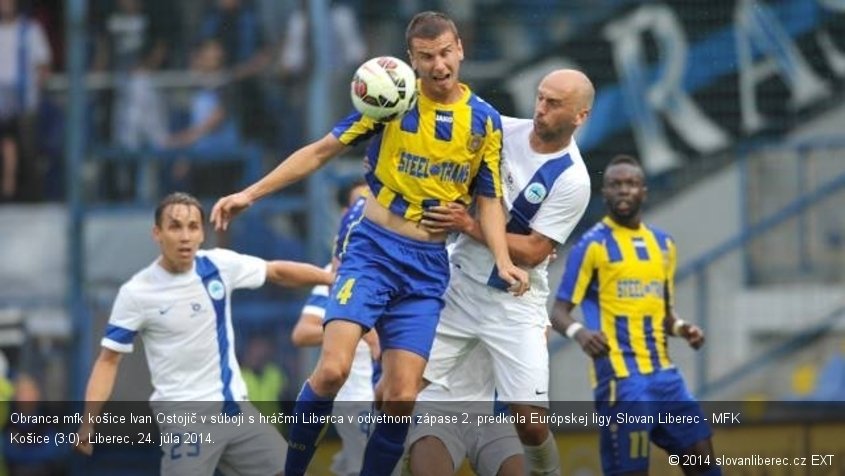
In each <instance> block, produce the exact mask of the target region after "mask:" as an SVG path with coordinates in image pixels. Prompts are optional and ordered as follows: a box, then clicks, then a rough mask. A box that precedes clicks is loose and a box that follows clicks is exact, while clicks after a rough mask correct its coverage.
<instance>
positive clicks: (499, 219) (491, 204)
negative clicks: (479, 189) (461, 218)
mask: <svg viewBox="0 0 845 476" xmlns="http://www.w3.org/2000/svg"><path fill="white" fill-rule="evenodd" d="M476 201H477V202H476V203H478V218H479V222H480V223H481V231H482V233H483V234H484V241H485V242H486V243H487V247H488V248H490V252H491V253H493V256H494V258H495V260H496V267H497V268H498V269H499V277H500V278H502V279H504V280H505V282H507V283H509V284H510V285H511V287H510V288H508V291H510V292H511V293H513V294H514V295H516V296H520V295H522V294H524V293H525V291H528V286H529V283H528V273H526V272H525V270H523V269H520V268H518V267H517V266H516V265H514V264H513V261H511V257H510V254H509V253H508V243H507V239H506V237H505V212H504V209H503V208H502V201H501V199H499V198H494V197H485V196H483V195H478V196H476Z"/></svg>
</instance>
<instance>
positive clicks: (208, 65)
mask: <svg viewBox="0 0 845 476" xmlns="http://www.w3.org/2000/svg"><path fill="white" fill-rule="evenodd" d="M224 57H225V53H224V51H223V47H222V46H221V44H220V42H218V41H217V40H206V41H205V42H203V43H202V45H200V46H199V48H198V49H197V50H196V52H195V53H194V57H193V60H192V65H191V70H192V71H193V72H194V73H195V74H196V75H197V78H198V80H199V81H200V82H202V83H203V86H202V88H201V89H199V90H198V91H197V92H196V93H195V94H194V96H193V98H192V99H191V106H190V123H189V125H188V127H186V128H185V129H182V130H181V131H178V132H176V133H174V134H173V135H171V136H170V137H169V138H168V139H167V140H166V142H165V146H166V147H168V148H174V149H185V150H186V151H188V152H191V153H201V154H207V153H221V152H223V153H225V152H227V151H232V150H233V149H235V148H237V147H238V146H239V145H240V143H241V140H240V134H239V133H238V128H237V126H236V124H235V120H234V118H233V117H232V114H231V113H230V112H229V104H230V103H231V101H228V100H227V96H228V91H226V90H225V89H227V88H224V81H225V77H224V71H223V63H224ZM216 172H220V170H219V169H218V170H216ZM191 175H193V176H195V175H196V174H195V173H192V172H191V166H190V163H189V162H188V161H186V160H180V161H177V162H176V163H175V164H174V166H173V169H172V170H171V177H170V178H171V179H172V180H173V184H172V188H174V189H179V188H187V189H191V190H194V191H195V192H197V190H196V188H197V186H198V185H199V183H200V182H201V183H202V184H203V186H204V188H205V185H208V187H214V188H210V189H212V190H213V189H217V190H219V189H220V188H223V189H224V190H228V189H230V188H231V187H232V184H231V183H230V178H231V175H228V176H224V177H221V174H220V173H215V174H212V176H209V177H191ZM221 179H222V180H225V181H226V183H225V184H221V183H220V182H219V180H221ZM211 182H214V183H211ZM197 193H198V192H197Z"/></svg>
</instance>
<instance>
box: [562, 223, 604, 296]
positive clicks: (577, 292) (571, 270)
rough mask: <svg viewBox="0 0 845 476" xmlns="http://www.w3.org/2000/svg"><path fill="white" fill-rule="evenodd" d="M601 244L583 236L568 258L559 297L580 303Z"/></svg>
mask: <svg viewBox="0 0 845 476" xmlns="http://www.w3.org/2000/svg"><path fill="white" fill-rule="evenodd" d="M598 248H599V244H598V243H597V242H595V241H593V240H588V239H585V238H582V239H581V241H579V242H578V244H576V245H575V246H574V247H572V250H571V251H570V252H569V256H568V257H567V258H566V266H565V267H564V270H563V278H562V279H561V281H560V286H559V287H558V290H557V299H558V300H559V301H567V302H571V303H572V304H580V303H581V301H582V300H583V299H584V295H585V294H586V293H587V287H588V286H589V285H590V281H591V280H592V278H593V273H594V271H595V254H596V250H597V249H598Z"/></svg>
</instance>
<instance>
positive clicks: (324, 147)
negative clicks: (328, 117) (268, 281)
mask: <svg viewBox="0 0 845 476" xmlns="http://www.w3.org/2000/svg"><path fill="white" fill-rule="evenodd" d="M345 148H346V146H345V145H343V143H341V142H340V141H339V140H337V138H336V137H335V136H333V135H332V134H326V135H325V136H324V137H323V138H322V139H320V140H318V141H316V142H312V143H310V144H308V145H306V146H305V147H302V148H300V149H299V150H297V151H296V152H294V153H293V154H291V155H290V156H289V157H288V158H287V159H285V160H284V161H282V163H280V164H279V165H278V166H277V167H276V168H275V169H273V170H271V171H270V173H268V174H267V175H265V176H264V177H263V178H261V179H260V180H259V181H257V182H255V183H254V184H252V185H250V186H249V187H247V188H245V189H243V190H241V191H240V192H238V193H233V194H231V195H227V196H225V197H223V198H221V199H220V200H218V201H217V203H215V204H214V207H213V208H212V209H211V216H210V219H211V222H212V223H214V228H215V229H217V230H225V229H227V228H228V227H229V222H230V221H232V219H233V218H234V217H235V216H236V215H237V214H238V213H240V212H242V211H244V210H246V209H247V208H249V207H250V206H251V205H252V204H253V203H255V202H256V201H258V200H259V199H261V198H262V197H264V196H265V195H269V194H271V193H273V192H275V191H277V190H281V189H283V188H285V187H287V186H288V185H290V184H292V183H295V182H298V181H299V180H302V179H303V178H305V177H307V176H309V175H311V174H312V173H314V171H316V170H317V169H319V168H320V167H322V166H323V165H324V164H325V163H326V162H328V161H329V160H330V159H331V158H332V157H335V156H337V155H338V154H340V153H341V152H343V150H344V149H345Z"/></svg>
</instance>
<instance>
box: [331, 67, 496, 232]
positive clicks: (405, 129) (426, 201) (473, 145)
mask: <svg viewBox="0 0 845 476" xmlns="http://www.w3.org/2000/svg"><path fill="white" fill-rule="evenodd" d="M418 87H419V86H418ZM461 89H462V90H463V96H462V97H461V99H460V100H459V101H457V102H455V103H453V104H439V103H436V102H434V101H432V100H431V99H429V98H427V97H426V96H425V95H423V94H420V96H419V100H418V101H417V104H416V106H415V107H414V108H413V109H412V110H410V111H408V112H407V113H406V114H405V115H404V116H402V117H400V118H398V119H396V120H393V121H390V122H376V121H373V120H372V119H370V118H368V117H365V116H362V115H361V114H360V113H354V114H352V115H350V116H348V117H347V118H345V119H343V120H341V121H340V122H338V123H337V124H336V125H335V127H334V129H332V134H333V135H334V136H335V137H337V138H338V140H340V141H341V142H342V143H344V144H346V145H355V144H357V143H359V142H361V141H363V140H366V139H370V138H372V140H371V141H370V144H369V146H368V148H367V161H368V163H369V166H370V170H369V171H368V172H367V182H368V184H369V187H370V191H371V192H372V194H373V196H374V197H375V198H376V199H377V200H378V202H379V203H381V204H382V205H384V206H385V207H386V208H388V209H389V210H390V211H391V212H393V213H395V214H396V215H399V216H402V217H404V218H406V219H408V220H413V221H418V220H420V219H421V218H422V212H423V209H424V208H427V207H429V206H433V205H439V204H442V203H446V202H462V203H464V204H467V205H468V204H469V203H470V201H471V195H472V194H473V193H478V194H481V195H484V196H489V197H501V196H502V186H501V180H500V179H499V176H500V171H499V164H500V162H501V151H502V121H501V118H500V117H499V113H498V111H496V109H495V108H493V106H491V105H489V104H487V103H486V102H485V101H484V100H482V99H481V98H479V97H478V96H476V95H475V94H474V93H472V91H470V89H469V87H467V86H466V85H464V84H461Z"/></svg>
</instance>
